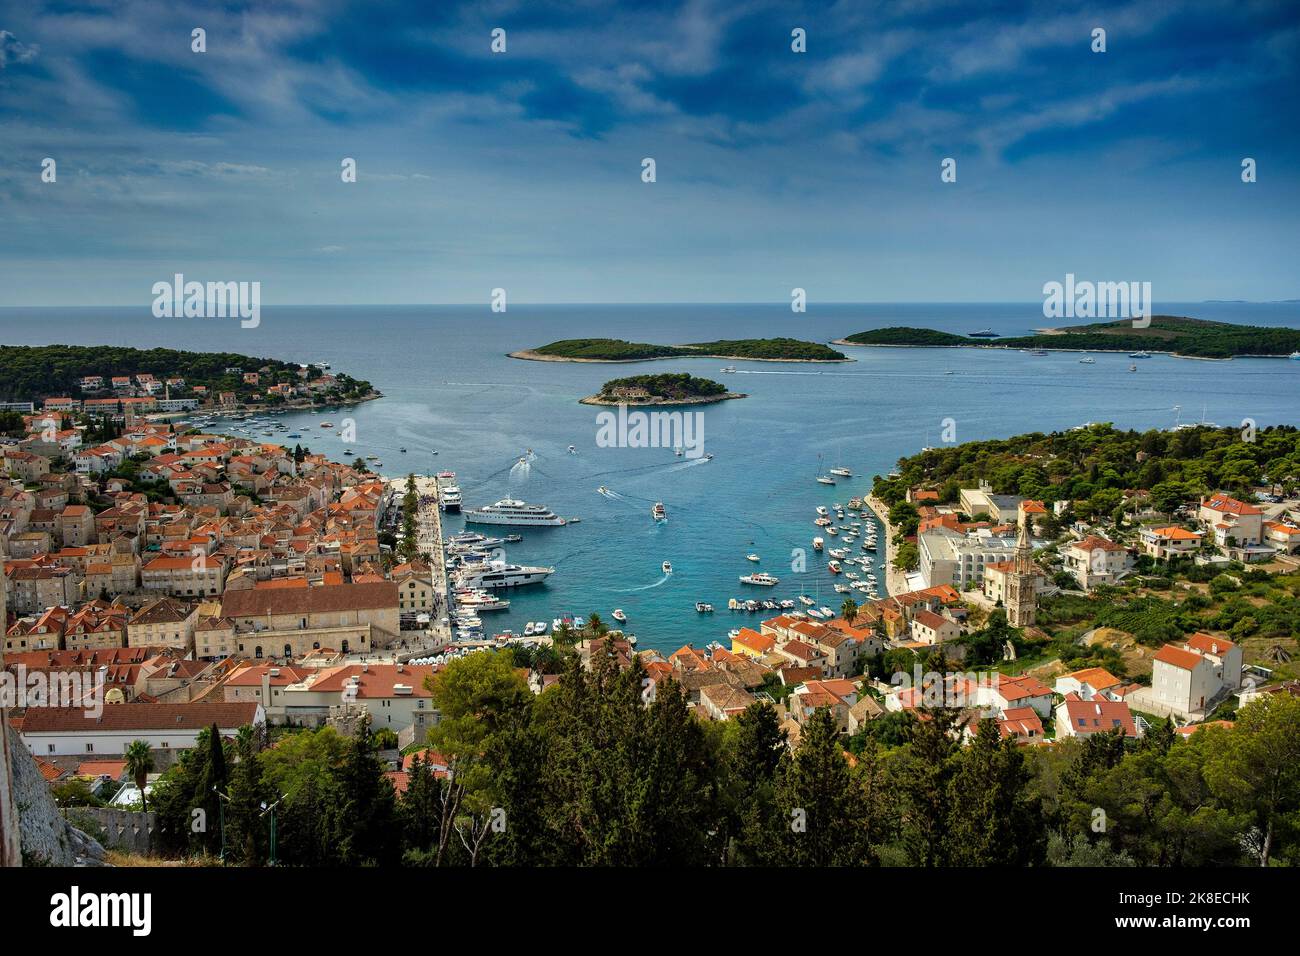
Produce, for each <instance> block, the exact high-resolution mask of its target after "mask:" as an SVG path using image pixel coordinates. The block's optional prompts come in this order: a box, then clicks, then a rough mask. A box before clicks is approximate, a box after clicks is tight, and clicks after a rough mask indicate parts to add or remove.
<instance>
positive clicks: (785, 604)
mask: <svg viewBox="0 0 1300 956" xmlns="http://www.w3.org/2000/svg"><path fill="white" fill-rule="evenodd" d="M793 607H794V601H793V600H792V599H791V598H786V599H785V600H784V601H782V602H781V610H783V611H788V610H790V609H791V608H793Z"/></svg>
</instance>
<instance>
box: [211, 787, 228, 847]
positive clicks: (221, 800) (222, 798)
mask: <svg viewBox="0 0 1300 956" xmlns="http://www.w3.org/2000/svg"><path fill="white" fill-rule="evenodd" d="M212 792H213V793H215V794H216V795H217V818H218V820H219V821H220V823H219V825H220V827H221V856H220V857H218V859H220V860H221V864H222V866H225V863H226V804H227V803H229V802H230V797H229V796H228V795H226V794H224V793H222V792H221V791H220V790H218V789H217V785H216V784H215V783H214V784H213V785H212Z"/></svg>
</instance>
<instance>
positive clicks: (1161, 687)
mask: <svg viewBox="0 0 1300 956" xmlns="http://www.w3.org/2000/svg"><path fill="white" fill-rule="evenodd" d="M1240 686H1241V648H1239V647H1238V646H1237V645H1236V644H1234V643H1233V642H1232V641H1230V640H1228V639H1227V638H1223V637H1214V636H1213V635H1210V634H1193V635H1192V636H1191V637H1189V638H1188V639H1187V640H1185V641H1184V642H1183V643H1182V644H1181V645H1177V644H1166V645H1165V646H1164V647H1162V648H1160V650H1159V651H1157V652H1156V655H1155V658H1154V661H1153V663H1152V669H1151V690H1150V693H1151V697H1152V699H1153V700H1154V702H1155V703H1156V704H1157V705H1159V706H1160V707H1161V708H1162V709H1167V710H1168V711H1171V712H1173V713H1175V714H1177V715H1179V716H1180V717H1190V716H1192V715H1200V714H1204V713H1205V712H1206V711H1207V710H1208V709H1209V708H1211V707H1213V705H1214V704H1215V702H1217V701H1218V699H1219V698H1220V697H1222V696H1223V695H1225V694H1226V693H1227V692H1228V691H1230V690H1235V689H1236V688H1238V687H1240Z"/></svg>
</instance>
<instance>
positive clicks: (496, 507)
mask: <svg viewBox="0 0 1300 956" xmlns="http://www.w3.org/2000/svg"><path fill="white" fill-rule="evenodd" d="M465 523H466V524H504V525H518V526H521V527H559V526H561V525H564V524H567V523H568V522H566V521H565V519H563V518H561V517H560V516H559V515H557V514H555V513H554V512H552V511H551V509H550V508H547V507H546V506H545V505H530V504H528V503H526V502H523V501H519V500H518V499H516V498H502V499H501V500H500V501H498V502H496V503H495V504H490V505H486V506H484V507H482V508H470V509H469V510H468V511H466V512H465Z"/></svg>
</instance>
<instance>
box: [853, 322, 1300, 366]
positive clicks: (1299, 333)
mask: <svg viewBox="0 0 1300 956" xmlns="http://www.w3.org/2000/svg"><path fill="white" fill-rule="evenodd" d="M834 344H836V345H878V346H909V347H913V348H918V347H919V348H926V347H948V348H951V347H958V348H985V349H988V348H1001V349H1044V350H1058V351H1070V352H1081V351H1082V352H1132V351H1139V350H1140V351H1145V352H1166V353H1169V354H1171V355H1174V356H1178V357H1181V358H1202V359H1229V358H1234V357H1238V356H1242V357H1245V356H1252V357H1260V358H1276V357H1285V356H1289V355H1292V354H1294V353H1296V352H1300V329H1288V328H1274V327H1268V326H1258V325H1235V324H1233V323H1230V322H1212V321H1208V320H1205V319H1194V318H1189V317H1187V316H1175V315H1157V316H1153V317H1152V318H1151V324H1150V325H1148V326H1146V327H1144V328H1140V327H1136V326H1134V325H1133V322H1132V320H1130V319H1119V320H1116V321H1113V322H1093V323H1091V324H1089V325H1072V326H1066V327H1063V328H1052V329H1039V330H1038V332H1037V333H1036V334H1034V335H1018V336H1007V337H1002V338H996V339H973V338H969V337H967V336H965V335H954V334H953V333H951V332H939V331H936V330H935V329H919V328H908V327H904V326H893V327H890V328H884V329H870V330H868V331H866V332H858V333H856V334H854V335H850V336H847V337H845V338H843V339H838V340H836V342H835V343H834Z"/></svg>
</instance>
